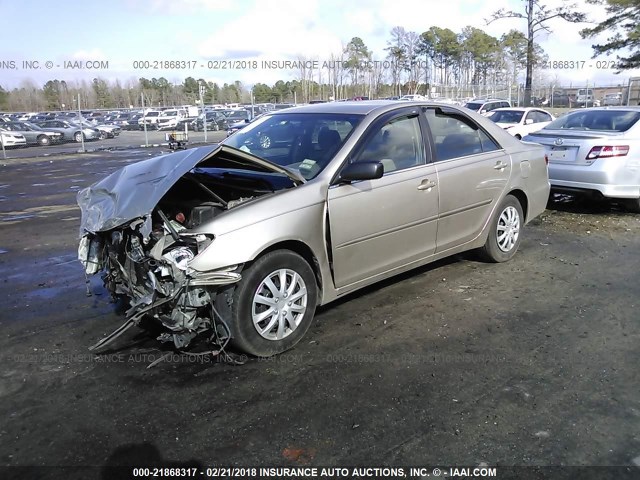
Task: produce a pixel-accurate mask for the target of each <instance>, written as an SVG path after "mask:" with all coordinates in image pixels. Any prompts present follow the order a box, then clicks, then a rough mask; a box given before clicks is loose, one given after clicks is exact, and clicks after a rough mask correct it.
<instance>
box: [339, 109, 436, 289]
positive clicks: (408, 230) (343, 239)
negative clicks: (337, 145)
mask: <svg viewBox="0 0 640 480" xmlns="http://www.w3.org/2000/svg"><path fill="white" fill-rule="evenodd" d="M363 138H364V140H363V144H362V145H361V146H360V147H356V149H355V150H354V152H355V155H354V158H352V159H350V161H351V162H357V161H379V162H381V163H382V164H383V166H384V169H385V173H384V176H383V177H382V178H379V179H376V180H366V181H359V182H352V183H350V184H337V185H333V186H331V187H330V188H329V191H328V209H329V227H330V235H331V246H332V257H333V258H332V261H333V272H334V281H335V285H336V288H341V287H347V286H354V287H355V286H357V283H358V282H367V283H368V282H369V281H370V280H372V277H375V276H377V275H381V274H384V273H385V272H389V271H390V270H393V269H395V268H398V267H401V266H403V265H406V264H409V263H411V262H414V261H417V260H420V259H422V258H424V257H427V256H429V255H431V254H433V252H434V251H435V242H436V233H437V217H438V179H437V175H436V169H435V167H434V165H432V164H430V163H427V149H426V148H425V143H424V139H423V136H422V129H421V125H420V119H419V116H418V113H417V112H414V113H403V114H398V115H395V116H393V117H392V118H390V119H388V120H385V121H384V122H381V123H379V124H377V125H376V124H374V125H372V129H371V131H370V132H369V133H368V134H365V136H364V137H363Z"/></svg>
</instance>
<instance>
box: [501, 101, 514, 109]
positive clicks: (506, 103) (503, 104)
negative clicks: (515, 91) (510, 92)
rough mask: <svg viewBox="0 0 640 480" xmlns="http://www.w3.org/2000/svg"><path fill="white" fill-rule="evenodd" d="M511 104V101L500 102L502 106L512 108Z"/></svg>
mask: <svg viewBox="0 0 640 480" xmlns="http://www.w3.org/2000/svg"><path fill="white" fill-rule="evenodd" d="M510 107H511V105H509V102H502V103H500V108H510Z"/></svg>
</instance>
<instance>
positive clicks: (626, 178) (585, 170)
mask: <svg viewBox="0 0 640 480" xmlns="http://www.w3.org/2000/svg"><path fill="white" fill-rule="evenodd" d="M638 120H640V107H610V108H609V107H607V108H605V107H601V108H589V109H585V110H578V111H575V112H571V113H568V114H566V115H564V116H562V117H560V118H558V119H557V120H555V121H553V122H551V123H549V124H548V125H547V126H546V127H545V128H543V129H542V130H539V131H538V132H535V133H532V134H530V135H528V136H526V137H525V140H528V141H531V142H537V143H540V144H542V145H544V147H545V149H546V153H547V156H548V158H549V178H550V182H551V187H552V189H553V190H556V191H561V192H562V191H564V192H571V193H576V192H578V193H587V192H589V193H595V194H597V195H600V196H604V197H610V198H619V199H623V201H624V202H625V203H626V204H627V206H628V208H629V209H631V210H632V211H634V212H640V156H638V150H640V122H639V121H638Z"/></svg>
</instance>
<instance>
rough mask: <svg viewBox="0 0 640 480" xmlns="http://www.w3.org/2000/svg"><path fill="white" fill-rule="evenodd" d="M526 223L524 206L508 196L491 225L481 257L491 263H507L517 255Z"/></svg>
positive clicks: (481, 249) (511, 196)
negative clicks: (521, 232) (522, 230)
mask: <svg viewBox="0 0 640 480" xmlns="http://www.w3.org/2000/svg"><path fill="white" fill-rule="evenodd" d="M523 223H524V216H523V213H522V206H521V205H520V202H519V201H518V199H517V198H516V197H514V196H513V195H507V196H506V197H505V198H504V200H503V201H502V203H501V204H500V206H499V207H498V209H497V210H496V213H495V215H494V217H493V219H492V220H491V223H490V224H489V229H490V230H489V236H488V237H487V241H486V243H485V244H484V246H483V247H482V248H480V256H481V257H482V258H483V259H485V260H486V261H489V262H496V263H497V262H506V261H507V260H510V259H511V257H513V256H514V255H515V254H516V251H517V250H518V246H519V245H520V231H521V229H522V226H523Z"/></svg>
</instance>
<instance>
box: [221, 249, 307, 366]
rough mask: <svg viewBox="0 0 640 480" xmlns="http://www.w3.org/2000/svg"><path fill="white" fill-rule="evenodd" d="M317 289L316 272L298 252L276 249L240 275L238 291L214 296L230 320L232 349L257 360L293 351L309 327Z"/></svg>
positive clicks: (226, 317)
mask: <svg viewBox="0 0 640 480" xmlns="http://www.w3.org/2000/svg"><path fill="white" fill-rule="evenodd" d="M316 301H317V286H316V279H315V275H314V273H313V270H312V269H311V267H310V266H309V264H308V263H307V262H306V261H305V260H304V259H303V258H302V257H301V256H300V255H298V254H296V253H294V252H291V251H289V250H276V251H273V252H269V253H267V254H266V255H264V256H263V257H260V258H259V259H257V260H256V261H255V262H254V263H253V264H251V265H250V266H249V267H248V268H247V269H245V270H244V271H243V272H242V280H241V281H240V282H239V283H238V284H237V285H235V287H234V288H231V289H228V290H227V291H226V292H222V293H220V294H219V295H218V296H217V297H216V303H215V305H216V309H217V310H218V311H219V312H220V314H221V315H222V316H223V319H224V320H225V321H228V322H229V328H230V329H231V336H232V340H231V342H232V345H233V346H235V347H236V348H238V349H240V350H242V351H244V352H246V353H249V354H251V355H255V356H257V357H269V356H272V355H276V354H278V353H281V352H284V351H285V350H289V349H290V348H292V347H293V346H294V345H296V344H297V343H298V342H299V341H300V339H301V338H302V337H303V336H304V334H305V333H306V332H307V330H308V329H309V326H310V325H311V322H312V320H313V315H314V313H315V308H316Z"/></svg>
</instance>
